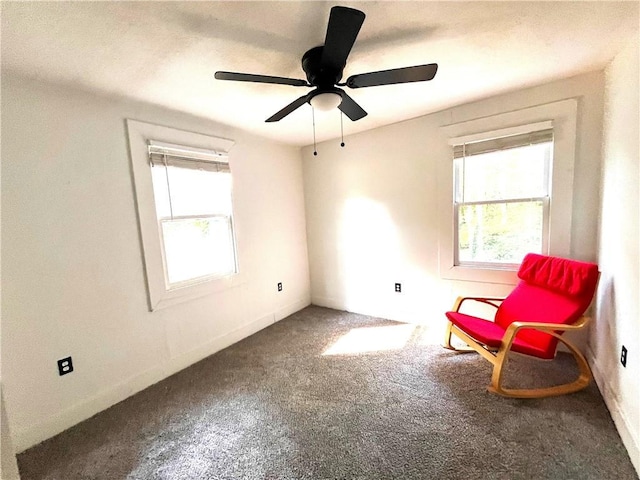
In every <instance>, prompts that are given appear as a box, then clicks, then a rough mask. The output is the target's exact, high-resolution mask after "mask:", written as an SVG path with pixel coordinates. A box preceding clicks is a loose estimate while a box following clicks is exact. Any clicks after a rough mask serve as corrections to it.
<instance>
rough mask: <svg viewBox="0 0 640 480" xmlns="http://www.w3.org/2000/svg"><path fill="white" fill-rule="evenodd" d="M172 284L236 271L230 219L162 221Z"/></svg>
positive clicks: (207, 218) (206, 218) (169, 276)
mask: <svg viewBox="0 0 640 480" xmlns="http://www.w3.org/2000/svg"><path fill="white" fill-rule="evenodd" d="M161 225H162V236H163V239H164V250H165V262H166V269H167V278H168V280H169V284H170V285H172V284H176V283H180V282H184V281H187V280H192V279H196V278H200V277H206V276H222V275H228V274H231V273H234V272H235V269H236V267H235V254H234V245H233V235H232V231H231V221H230V219H229V218H228V217H203V218H189V219H179V220H163V221H162V222H161Z"/></svg>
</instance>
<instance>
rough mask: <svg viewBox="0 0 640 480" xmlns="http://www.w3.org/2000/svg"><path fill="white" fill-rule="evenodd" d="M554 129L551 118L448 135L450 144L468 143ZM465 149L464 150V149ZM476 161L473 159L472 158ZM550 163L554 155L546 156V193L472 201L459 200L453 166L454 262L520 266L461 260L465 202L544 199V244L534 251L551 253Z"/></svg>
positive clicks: (503, 267)
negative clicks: (490, 129) (461, 215)
mask: <svg viewBox="0 0 640 480" xmlns="http://www.w3.org/2000/svg"><path fill="white" fill-rule="evenodd" d="M552 129H553V123H552V122H550V121H549V122H539V123H535V124H528V125H519V126H517V127H513V128H507V129H502V130H498V131H493V132H485V133H483V134H481V135H472V136H465V137H458V138H451V139H449V144H450V145H452V146H454V147H455V146H464V145H468V144H470V143H473V142H481V141H484V140H493V139H496V138H497V139H500V138H505V137H510V136H513V135H520V134H528V133H534V132H539V131H542V130H552ZM525 146H526V145H522V147H525ZM522 147H516V148H522ZM463 151H464V150H463ZM472 157H473V155H472V156H471V158H472ZM551 157H553V152H552V154H551ZM466 158H469V157H466ZM455 160H456V159H454V164H455ZM471 161H473V160H471ZM463 165H464V160H463ZM551 167H552V159H551V158H546V159H545V164H544V172H543V177H544V178H543V184H544V188H545V191H544V195H543V196H540V197H527V198H524V197H523V198H504V199H498V200H477V201H473V202H466V201H464V199H462V200H459V199H458V197H457V194H458V193H459V192H458V189H457V187H458V185H460V184H461V179H459V178H457V172H456V170H455V167H454V174H453V178H454V182H453V183H454V187H453V190H454V191H453V229H454V232H453V244H454V246H453V248H454V252H453V255H454V260H453V264H454V266H457V267H468V268H485V269H501V270H517V269H518V267H519V264H517V263H506V262H476V261H466V262H465V261H462V260H460V257H459V256H460V242H459V233H460V228H459V220H460V208H461V207H462V206H465V205H490V204H497V203H501V204H502V203H514V202H526V201H539V202H542V232H541V239H542V245H541V251H540V252H535V253H542V254H548V253H549V210H550V203H551V202H550V188H549V187H550V182H551V178H550V173H551Z"/></svg>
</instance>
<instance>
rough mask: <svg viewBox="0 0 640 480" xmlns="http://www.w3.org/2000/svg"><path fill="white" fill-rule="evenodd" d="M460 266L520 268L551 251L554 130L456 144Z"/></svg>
mask: <svg viewBox="0 0 640 480" xmlns="http://www.w3.org/2000/svg"><path fill="white" fill-rule="evenodd" d="M453 152H454V162H453V169H454V173H453V178H454V192H453V194H454V195H453V196H454V199H453V201H454V249H455V252H454V254H455V260H454V264H455V265H457V266H483V265H484V266H491V267H494V268H496V267H498V268H499V267H507V268H509V267H515V266H517V265H519V264H520V261H521V260H522V258H523V257H524V255H525V254H526V253H528V252H536V253H547V252H548V232H549V200H550V199H549V192H550V185H549V181H550V177H549V172H550V167H551V157H552V154H553V130H552V129H545V130H541V131H534V132H529V133H522V134H517V135H510V136H507V137H499V138H491V139H487V140H479V141H473V142H468V143H462V144H459V145H455V146H454V149H453Z"/></svg>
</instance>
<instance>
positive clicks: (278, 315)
mask: <svg viewBox="0 0 640 480" xmlns="http://www.w3.org/2000/svg"><path fill="white" fill-rule="evenodd" d="M309 305H311V299H310V298H303V299H302V300H298V301H297V302H293V303H291V304H289V305H286V306H284V307H282V308H279V309H278V310H276V312H275V314H274V316H275V321H276V322H279V321H280V320H282V319H283V318H287V317H288V316H289V315H292V314H294V313H296V312H299V311H300V310H302V309H303V308H305V307H308V306H309Z"/></svg>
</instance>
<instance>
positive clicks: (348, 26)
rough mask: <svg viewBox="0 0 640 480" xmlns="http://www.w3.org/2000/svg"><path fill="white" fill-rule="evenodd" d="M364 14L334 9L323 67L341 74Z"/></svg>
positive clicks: (330, 19) (342, 8)
mask: <svg viewBox="0 0 640 480" xmlns="http://www.w3.org/2000/svg"><path fill="white" fill-rule="evenodd" d="M364 17H365V15H364V13H363V12H361V11H360V10H356V9H354V8H347V7H333V8H332V9H331V13H330V14H329V24H328V25H327V34H326V36H325V40H324V47H323V49H322V59H321V60H320V63H321V65H322V66H323V67H324V68H330V69H332V70H336V71H339V72H341V71H342V69H343V68H344V66H345V64H346V63H347V57H348V56H349V52H351V48H353V44H354V43H355V41H356V37H357V36H358V32H360V27H362V23H363V22H364Z"/></svg>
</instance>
